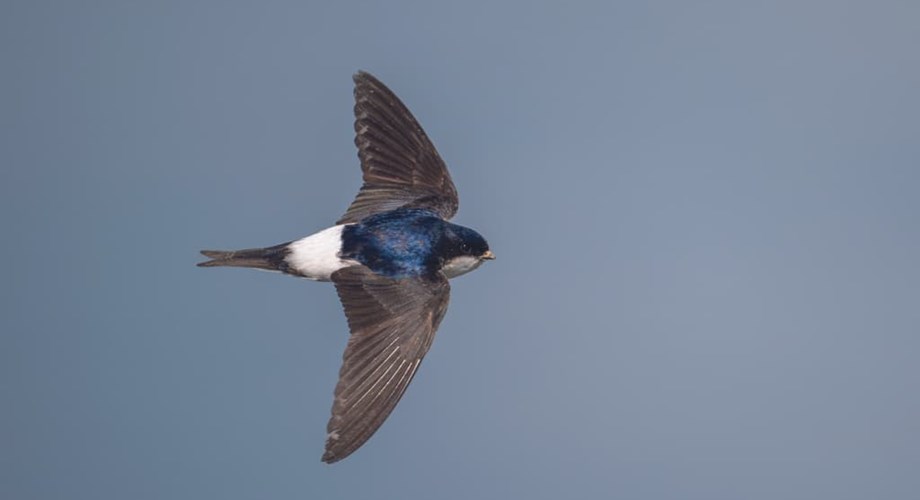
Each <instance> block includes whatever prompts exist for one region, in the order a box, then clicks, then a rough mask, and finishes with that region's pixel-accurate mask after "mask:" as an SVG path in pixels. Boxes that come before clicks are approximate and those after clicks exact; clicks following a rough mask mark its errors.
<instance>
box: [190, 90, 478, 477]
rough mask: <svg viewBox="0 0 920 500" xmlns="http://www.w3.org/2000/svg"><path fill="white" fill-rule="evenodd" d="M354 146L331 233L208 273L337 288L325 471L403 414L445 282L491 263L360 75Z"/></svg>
mask: <svg viewBox="0 0 920 500" xmlns="http://www.w3.org/2000/svg"><path fill="white" fill-rule="evenodd" d="M354 81H355V133H356V136H355V144H356V145H357V147H358V156H359V158H360V160H361V168H362V171H363V177H364V184H363V185H362V186H361V189H360V191H359V192H358V195H357V196H356V198H355V200H354V201H353V202H352V204H351V206H350V207H349V208H348V210H347V211H346V212H345V215H343V216H342V218H341V219H339V220H338V221H337V223H336V225H335V226H332V227H329V228H326V229H324V230H322V231H319V232H317V233H314V234H312V235H310V236H307V237H305V238H301V239H299V240H294V241H291V242H288V243H282V244H280V245H274V246H271V247H267V248H256V249H248V250H237V251H215V250H206V251H202V253H203V254H204V255H205V256H207V257H210V258H211V259H212V260H209V261H206V262H202V263H200V264H198V265H199V266H202V267H217V266H228V267H253V268H257V269H264V270H275V271H281V272H283V273H286V274H290V275H293V276H297V277H303V278H309V279H313V280H318V281H332V282H333V284H334V285H335V288H336V292H337V293H338V295H339V299H340V301H341V302H342V306H343V308H344V310H345V316H346V318H347V320H348V328H349V330H350V331H351V336H350V337H349V340H348V345H347V346H346V348H345V353H344V355H343V358H342V367H341V369H340V371H339V381H338V383H337V385H336V388H335V397H334V401H333V405H332V416H331V418H330V420H329V424H328V425H327V438H326V450H325V453H324V454H323V461H324V462H327V463H333V462H337V461H339V460H342V459H343V458H345V457H347V456H348V455H350V454H351V453H352V452H354V451H355V450H357V449H358V448H359V447H360V446H362V445H363V444H364V443H365V442H366V441H367V440H368V439H369V438H370V437H371V436H372V435H373V434H374V432H376V431H377V429H378V428H379V427H380V426H381V425H382V424H383V422H384V420H386V418H387V417H388V416H389V415H390V413H391V412H392V411H393V408H395V407H396V404H397V403H398V402H399V400H400V398H401V397H402V395H403V394H404V393H405V391H406V388H407V387H408V386H409V383H410V382H411V381H412V378H413V377H414V376H415V374H416V372H417V370H418V367H419V365H420V364H421V361H422V358H423V357H424V356H425V354H426V353H427V352H428V349H429V347H430V346H431V343H432V340H433V339H434V335H435V332H436V331H437V329H438V326H439V325H440V323H441V320H442V319H443V318H444V314H445V313H446V312H447V304H448V301H449V297H450V285H449V284H448V279H449V278H453V277H456V276H459V275H461V274H464V273H467V272H470V271H472V270H473V269H476V268H477V267H479V265H481V264H482V262H483V261H485V260H490V259H493V258H495V257H494V255H493V254H492V252H491V250H489V245H488V243H486V240H485V239H484V238H483V237H482V236H481V235H480V234H479V233H477V232H476V231H474V230H472V229H470V228H467V227H463V226H459V225H456V224H452V223H450V222H448V221H447V219H450V218H451V217H453V215H454V214H455V213H456V212H457V207H458V206H459V201H458V198H457V190H456V188H455V187H454V184H453V181H451V178H450V174H449V173H448V171H447V167H446V165H445V164H444V161H443V160H441V157H440V156H439V155H438V152H437V150H436V149H435V147H434V145H433V144H432V143H431V141H430V140H429V139H428V136H427V135H426V134H425V132H424V131H423V130H422V128H421V126H419V124H418V122H417V121H416V120H415V118H414V117H413V116H412V114H411V113H410V112H409V110H408V108H406V106H405V105H404V104H403V103H402V102H401V101H400V100H399V99H398V98H397V97H396V95H395V94H393V92H391V91H390V90H389V89H388V88H387V87H386V86H385V85H383V84H382V83H381V82H380V81H379V80H377V79H376V78H374V77H373V76H371V75H370V74H369V73H365V72H358V73H357V74H356V75H355V77H354Z"/></svg>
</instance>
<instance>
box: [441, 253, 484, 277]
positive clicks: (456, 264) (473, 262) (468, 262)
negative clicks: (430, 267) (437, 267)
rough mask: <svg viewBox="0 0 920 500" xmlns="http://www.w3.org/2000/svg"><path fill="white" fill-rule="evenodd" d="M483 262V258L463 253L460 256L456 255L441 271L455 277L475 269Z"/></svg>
mask: <svg viewBox="0 0 920 500" xmlns="http://www.w3.org/2000/svg"><path fill="white" fill-rule="evenodd" d="M481 264H482V260H480V259H477V258H476V257H471V256H469V255H461V256H460V257H454V258H453V259H450V260H449V261H447V262H446V263H444V267H442V268H441V271H442V272H443V273H444V275H445V276H447V277H448V278H455V277H457V276H460V275H461V274H466V273H468V272H470V271H472V270H473V269H476V268H477V267H479V266H480V265H481Z"/></svg>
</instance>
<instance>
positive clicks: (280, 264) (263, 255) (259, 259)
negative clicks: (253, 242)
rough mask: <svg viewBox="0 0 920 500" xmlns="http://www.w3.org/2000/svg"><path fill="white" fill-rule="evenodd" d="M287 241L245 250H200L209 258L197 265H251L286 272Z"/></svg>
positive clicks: (256, 267)
mask: <svg viewBox="0 0 920 500" xmlns="http://www.w3.org/2000/svg"><path fill="white" fill-rule="evenodd" d="M288 245H289V243H282V244H280V245H275V246H273V247H267V248H249V249H246V250H232V251H225V250H202V251H201V254H202V255H204V256H205V257H208V258H210V259H211V260H207V261H204V262H199V263H198V267H252V268H255V269H264V270H267V271H281V272H287V270H288V264H287V261H285V260H284V258H285V257H286V256H287V254H288V253H289V252H290V250H289V249H288Z"/></svg>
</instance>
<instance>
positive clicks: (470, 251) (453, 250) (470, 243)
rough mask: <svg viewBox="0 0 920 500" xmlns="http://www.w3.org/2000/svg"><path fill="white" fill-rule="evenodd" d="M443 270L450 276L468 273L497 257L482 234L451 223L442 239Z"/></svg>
mask: <svg viewBox="0 0 920 500" xmlns="http://www.w3.org/2000/svg"><path fill="white" fill-rule="evenodd" d="M440 247H441V252H440V254H441V255H440V257H441V259H442V264H441V271H442V272H444V274H445V275H447V277H448V278H453V277H455V276H460V275H461V274H466V273H468V272H470V271H472V270H473V269H476V268H477V267H479V266H480V265H482V263H483V262H484V261H486V260H492V259H494V258H495V254H493V253H492V251H491V250H489V244H488V243H487V242H486V239H485V238H483V237H482V235H481V234H479V233H477V232H476V231H473V230H472V229H470V228H468V227H463V226H458V225H455V224H451V225H450V227H448V228H447V230H446V231H445V232H444V237H443V239H442V241H441V245H440Z"/></svg>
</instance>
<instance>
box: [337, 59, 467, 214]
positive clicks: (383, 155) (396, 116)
mask: <svg viewBox="0 0 920 500" xmlns="http://www.w3.org/2000/svg"><path fill="white" fill-rule="evenodd" d="M354 81H355V145H356V146H357V147H358V157H359V158H360V159H361V170H362V172H363V178H364V184H363V185H362V186H361V190H360V191H358V195H357V197H355V200H354V201H353V202H352V203H351V206H349V207H348V210H347V211H346V212H345V215H343V216H342V218H340V219H339V220H338V221H337V222H336V223H337V224H347V223H352V222H359V221H361V220H362V219H364V218H365V217H367V216H369V215H373V214H376V213H380V212H386V211H389V210H394V209H397V208H400V207H412V208H426V209H429V210H433V211H434V212H436V213H437V214H438V215H439V216H441V217H442V218H444V219H450V218H451V217H453V216H454V214H456V213H457V208H458V206H459V198H458V196H457V188H456V187H454V183H453V181H452V180H451V178H450V173H449V172H448V171H447V165H445V164H444V160H442V159H441V156H440V155H439V154H438V151H437V149H435V147H434V144H432V143H431V140H430V139H428V136H427V135H426V134H425V131H424V130H422V127H421V125H419V124H418V122H417V121H416V120H415V117H414V116H412V113H411V112H410V111H409V108H407V107H406V105H405V104H403V103H402V101H400V100H399V98H398V97H396V94H394V93H393V92H392V91H391V90H390V89H389V88H387V86H386V85H384V84H383V83H382V82H380V80H377V78H375V77H374V76H373V75H371V74H370V73H366V72H364V71H359V72H358V73H356V74H355V75H354Z"/></svg>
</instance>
